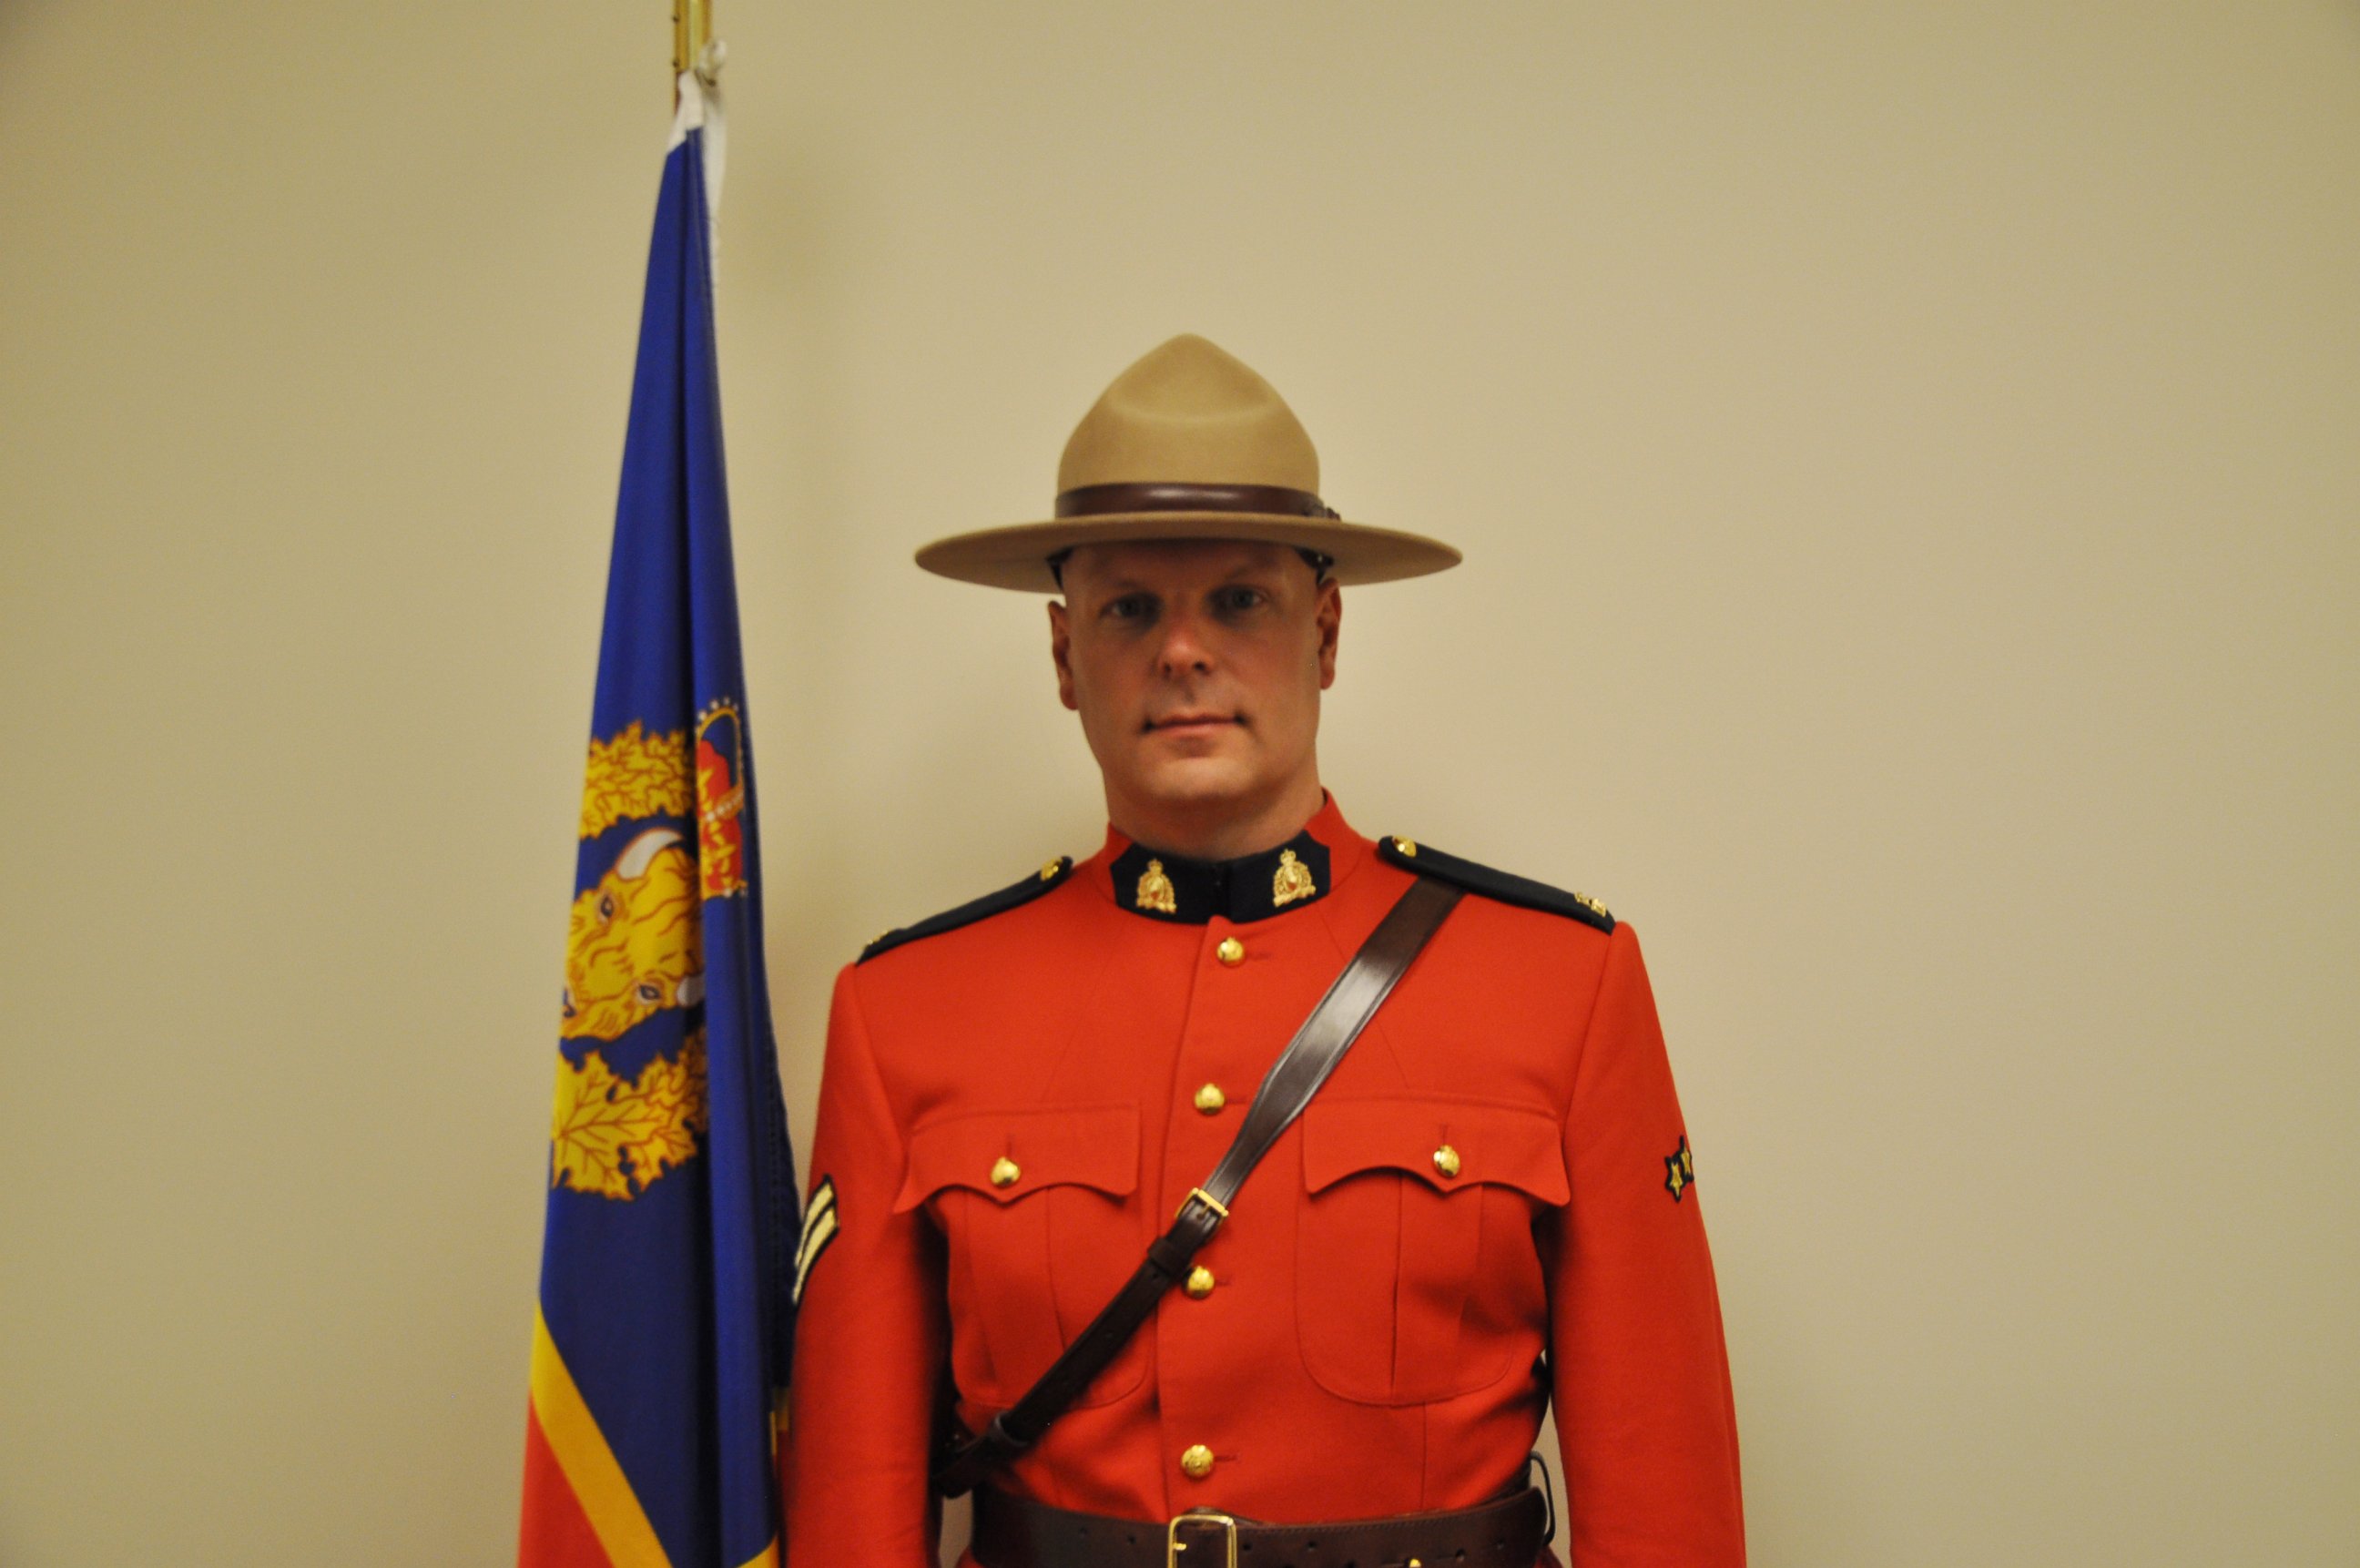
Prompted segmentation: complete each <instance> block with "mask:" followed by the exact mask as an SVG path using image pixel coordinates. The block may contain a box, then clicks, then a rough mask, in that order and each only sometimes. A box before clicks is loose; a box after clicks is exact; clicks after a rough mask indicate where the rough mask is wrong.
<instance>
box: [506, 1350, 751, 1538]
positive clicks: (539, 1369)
mask: <svg viewBox="0 0 2360 1568" xmlns="http://www.w3.org/2000/svg"><path fill="white" fill-rule="evenodd" d="M532 1409H533V1413H534V1414H535V1415H536V1416H538V1417H540V1418H541V1435H542V1436H543V1437H545V1438H547V1439H548V1440H549V1450H550V1452H551V1453H553V1454H555V1455H556V1456H557V1467H558V1468H559V1469H560V1470H563V1472H565V1483H566V1485H567V1486H571V1487H573V1488H574V1497H575V1498H576V1499H577V1500H578V1501H580V1503H581V1504H582V1512H583V1513H584V1514H585V1516H587V1517H588V1519H589V1520H590V1528H591V1529H592V1530H594V1531H595V1532H596V1533H597V1536H598V1544H599V1545H600V1546H602V1547H604V1548H606V1556H607V1559H608V1560H609V1561H610V1562H612V1563H614V1565H615V1568H672V1559H671V1558H669V1557H667V1556H665V1555H664V1549H663V1542H661V1541H658V1540H657V1539H656V1532H655V1529H654V1527H653V1526H651V1525H650V1524H649V1523H648V1516H647V1510H646V1509H644V1508H640V1507H639V1494H638V1493H636V1492H634V1491H632V1490H631V1482H630V1478H629V1477H628V1476H627V1475H624V1474H623V1467H622V1466H621V1465H620V1464H617V1463H615V1453H614V1451H613V1450H612V1449H610V1448H608V1447H607V1446H606V1438H605V1437H604V1436H602V1435H601V1434H600V1433H599V1431H598V1421H597V1418H595V1416H593V1415H591V1413H590V1407H589V1406H588V1405H586V1404H585V1403H584V1402H583V1399H582V1390H581V1389H579V1388H577V1387H574V1374H572V1373H571V1372H568V1371H567V1370H566V1369H565V1360H564V1358H563V1356H561V1355H559V1354H557V1342H556V1341H554V1340H552V1339H551V1338H550V1337H549V1324H548V1322H547V1321H545V1320H544V1319H543V1318H542V1317H541V1313H540V1312H538V1311H535V1312H534V1313H533V1315H532ZM776 1556H777V1553H776V1552H775V1551H772V1552H765V1554H764V1555H763V1556H761V1557H758V1558H756V1559H755V1562H756V1563H763V1564H765V1565H766V1568H767V1565H768V1564H769V1563H771V1562H773V1561H774V1560H775V1558H776Z"/></svg>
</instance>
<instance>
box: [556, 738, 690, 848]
mask: <svg viewBox="0 0 2360 1568" xmlns="http://www.w3.org/2000/svg"><path fill="white" fill-rule="evenodd" d="M693 798H694V787H693V785H692V784H691V781H690V779H689V776H688V732H687V731H686V730H684V729H674V730H672V731H671V732H670V733H669V734H656V735H648V734H643V733H642V732H641V731H640V729H639V720H638V719H636V718H635V719H633V720H631V722H630V723H629V724H628V725H627V726H625V727H624V729H622V730H621V732H620V733H618V734H617V735H616V737H615V738H614V739H613V740H599V739H598V738H597V737H595V736H593V737H591V740H590V759H589V763H588V765H587V767H586V768H585V770H584V773H583V779H582V837H584V838H585V839H595V838H596V837H597V836H598V835H599V834H601V833H604V832H605V831H606V829H607V828H612V827H613V826H614V825H615V824H616V823H617V822H620V821H622V820H623V819H624V818H625V817H686V816H687V815H688V814H689V810H690V804H691V801H692V800H693Z"/></svg>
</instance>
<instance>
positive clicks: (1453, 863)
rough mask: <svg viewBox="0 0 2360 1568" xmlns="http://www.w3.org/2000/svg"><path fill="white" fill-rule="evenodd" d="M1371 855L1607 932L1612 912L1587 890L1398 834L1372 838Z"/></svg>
mask: <svg viewBox="0 0 2360 1568" xmlns="http://www.w3.org/2000/svg"><path fill="white" fill-rule="evenodd" d="M1377 854H1378V856H1379V857H1380V858H1381V859H1382V860H1383V861H1385V863H1386V864H1388V865H1393V866H1399V867H1400V868H1401V869H1402V870H1404V871H1405V872H1415V873H1416V874H1418V875H1420V876H1430V877H1433V878H1434V879H1436V880H1437V882H1447V883H1450V884H1451V885H1452V886H1453V887H1459V888H1464V889H1466V890H1467V891H1468V892H1470V893H1479V894H1482V895H1483V896H1484V897H1486V898H1491V899H1496V900H1497V901H1499V902H1500V903H1502V904H1512V905H1515V906H1517V907H1518V908H1520V909H1538V910H1541V911H1543V912H1545V913H1546V914H1550V915H1562V916H1566V917H1567V918H1568V919H1570V920H1579V921H1580V922H1581V923H1582V924H1583V925H1585V926H1590V927H1595V928H1596V929H1598V930H1601V931H1604V932H1606V933H1608V934H1609V935H1612V932H1613V930H1614V916H1613V915H1612V913H1611V912H1610V911H1609V910H1608V909H1607V907H1606V905H1603V904H1601V903H1600V902H1599V901H1598V900H1596V899H1594V898H1591V897H1590V896H1589V895H1588V894H1580V893H1568V892H1567V891H1566V890H1565V889H1564V888H1561V887H1552V886H1550V885H1549V884H1548V883H1545V882H1535V881H1534V880H1533V879H1532V878H1530V877H1521V876H1517V875H1516V874H1515V873H1513V872H1503V871H1497V870H1494V869H1493V868H1491V867H1490V866H1486V865H1480V864H1478V863H1477V862H1475V861H1468V860H1461V859H1460V858H1459V856H1457V855H1450V854H1445V853H1444V852H1443V851H1442V850H1437V849H1434V848H1433V847H1431V846H1430V845H1426V844H1421V843H1419V842H1417V841H1416V840H1415V839H1404V838H1402V837H1400V836H1398V835H1393V834H1388V835H1387V836H1386V837H1384V838H1382V839H1378V840H1377Z"/></svg>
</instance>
